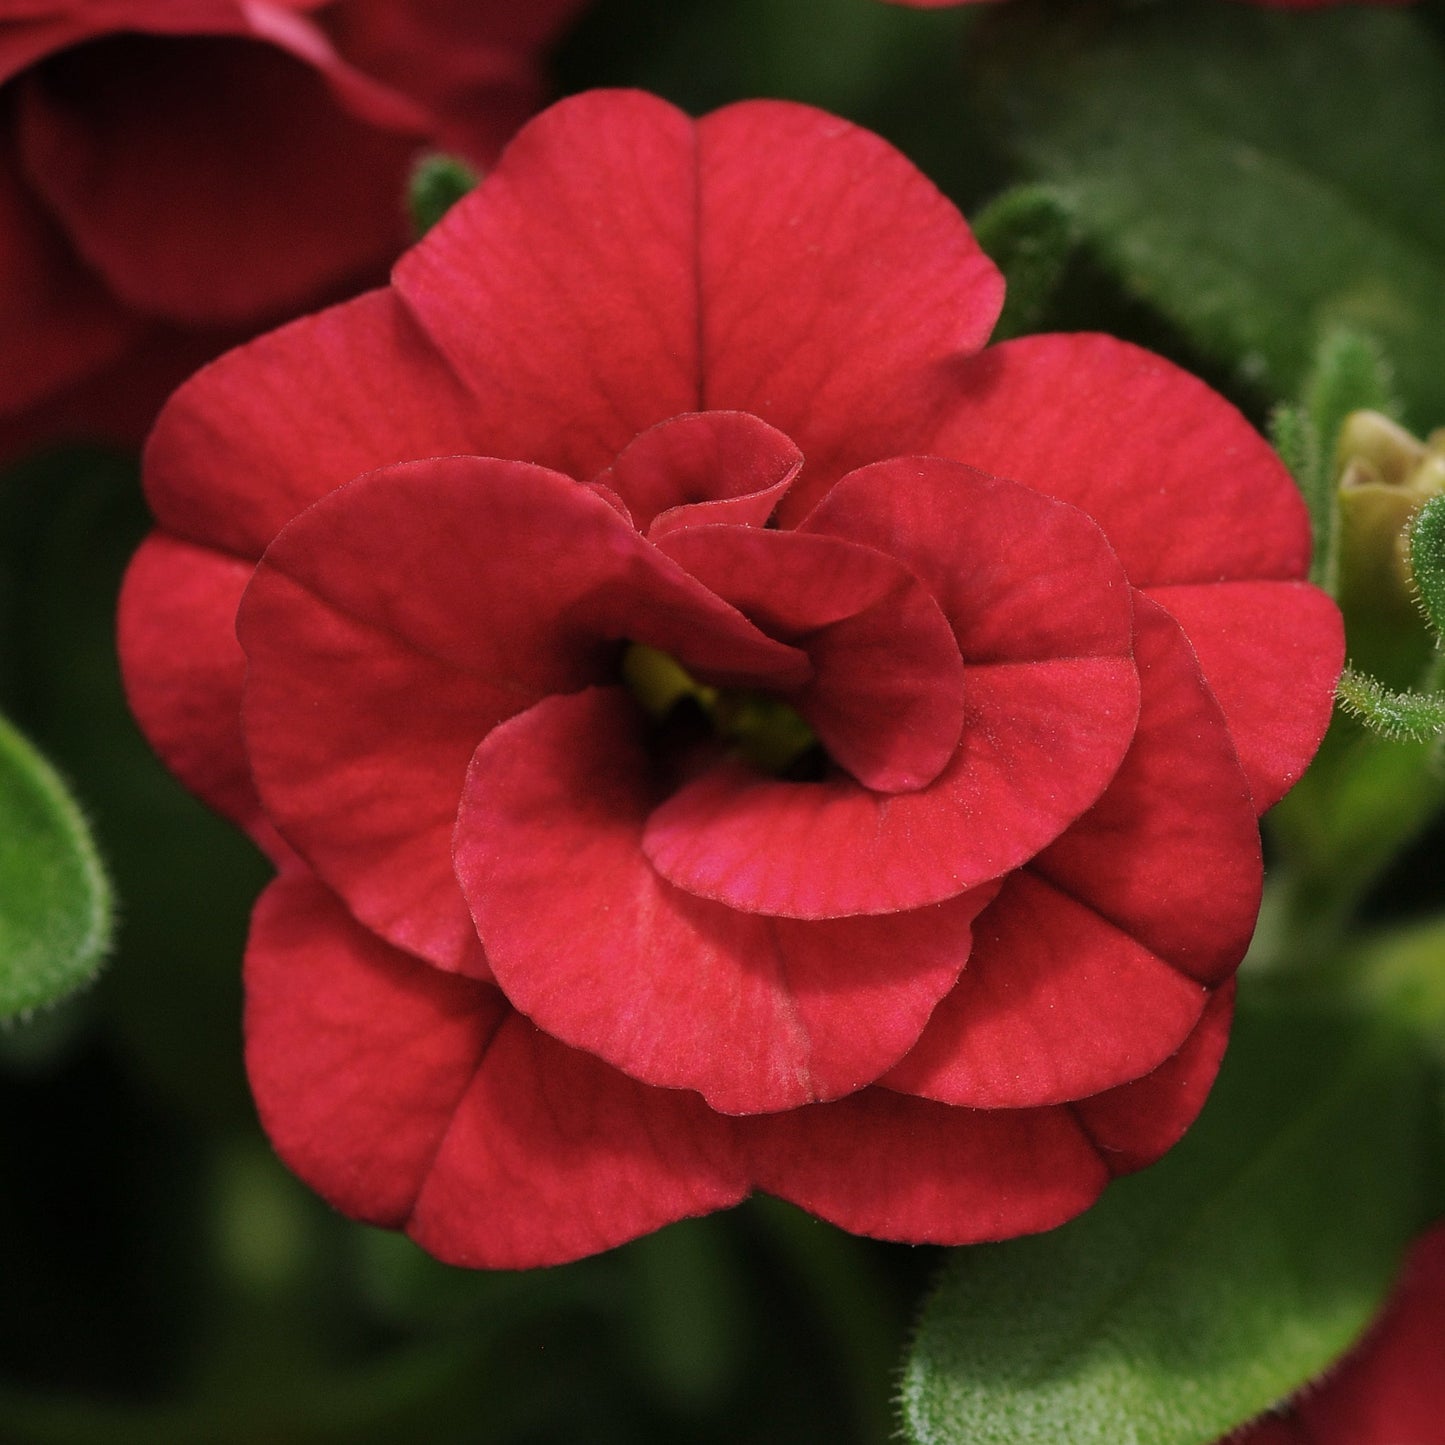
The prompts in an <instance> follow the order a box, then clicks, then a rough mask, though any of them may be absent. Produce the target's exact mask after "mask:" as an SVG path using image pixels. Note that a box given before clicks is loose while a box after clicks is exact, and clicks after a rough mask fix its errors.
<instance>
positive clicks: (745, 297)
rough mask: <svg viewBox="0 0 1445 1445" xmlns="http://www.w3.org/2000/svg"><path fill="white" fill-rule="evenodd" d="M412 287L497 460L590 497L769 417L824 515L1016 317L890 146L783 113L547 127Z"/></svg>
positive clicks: (459, 213) (518, 150) (768, 104)
mask: <svg viewBox="0 0 1445 1445" xmlns="http://www.w3.org/2000/svg"><path fill="white" fill-rule="evenodd" d="M899 215H907V216H908V225H907V226H906V227H900V226H899V225H898V224H897V217H898V216H899ZM395 284H396V286H397V287H398V289H399V290H400V291H401V293H402V295H403V296H404V297H405V299H406V301H407V303H408V304H409V305H410V306H411V307H412V308H413V310H414V311H415V313H416V314H417V316H418V317H419V318H420V319H421V321H422V324H423V325H424V326H425V327H426V329H427V330H428V332H429V333H430V334H431V335H432V337H433V338H434V339H435V340H436V342H437V343H438V345H439V346H440V348H441V349H442V350H443V351H444V352H445V354H446V355H447V356H448V357H450V358H451V360H452V361H453V363H454V364H455V366H456V368H457V371H458V373H459V374H460V375H462V376H463V377H464V378H466V380H467V381H468V382H469V383H470V384H471V386H472V388H473V390H474V392H475V394H476V396H477V405H478V407H479V409H481V411H482V412H483V413H484V414H485V417H486V434H487V438H488V441H487V444H486V445H485V447H484V448H483V449H484V450H485V451H486V452H488V453H489V454H491V455H497V456H519V457H527V458H529V459H531V460H534V461H537V462H540V463H542V464H544V465H547V466H551V467H554V468H556V469H557V470H559V471H564V472H567V473H569V474H570V475H572V476H576V477H592V476H595V475H596V474H597V473H598V472H599V471H600V470H601V469H602V468H603V467H605V466H607V465H608V464H609V463H610V462H611V460H612V458H613V457H614V456H615V455H616V454H617V453H618V452H620V451H621V450H622V448H623V447H625V446H626V445H627V444H628V443H629V442H630V441H631V440H632V439H633V437H635V436H637V435H639V434H640V433H641V432H643V431H645V430H647V428H648V427H650V426H652V425H653V424H654V423H656V422H659V421H663V420H665V419H666V418H668V417H671V416H676V415H679V414H681V413H683V412H694V411H703V410H739V411H749V412H752V413H754V414H755V415H757V416H759V417H761V418H762V419H763V420H764V421H766V422H769V423H770V424H771V425H773V426H776V427H778V428H779V429H781V430H782V431H784V432H786V433H787V434H788V435H789V436H791V437H792V438H793V439H794V441H796V442H797V443H798V445H799V446H800V447H801V448H802V450H803V452H804V454H805V455H806V456H807V457H808V472H807V478H808V480H807V483H806V486H807V490H808V494H809V495H810V496H812V497H816V495H817V494H818V492H819V491H820V490H821V489H822V488H824V487H826V485H827V484H828V482H829V481H831V480H832V479H833V478H835V477H837V476H838V475H840V474H841V473H842V472H844V471H846V470H849V469H850V468H852V467H854V466H856V465H859V464H860V463H862V462H865V461H872V460H876V459H877V458H879V457H882V456H891V455H895V454H896V453H898V452H899V451H900V450H908V451H913V450H918V449H919V447H918V446H917V445H914V444H913V443H914V439H915V438H917V439H918V441H919V442H921V441H922V440H923V439H924V438H926V436H927V435H928V434H929V433H930V431H931V430H932V429H933V428H934V427H935V426H936V424H937V422H938V420H939V418H940V417H941V416H942V414H943V412H944V410H945V409H946V406H947V404H948V399H949V397H950V395H951V392H952V390H953V383H952V379H951V377H950V375H949V369H948V364H949V363H950V362H951V361H952V360H953V359H954V358H955V357H957V356H959V355H966V354H968V353H970V352H972V351H975V350H976V349H977V348H978V347H979V346H980V345H981V344H982V343H983V340H984V339H985V337H986V336H987V334H988V331H989V329H990V328H991V326H992V324H993V321H994V319H995V317H996V316H997V314H998V309H999V305H1000V303H1001V300H1002V282H1001V280H1000V278H999V276H998V273H997V271H996V270H995V269H994V267H993V265H992V264H991V263H990V262H989V261H988V260H987V258H986V257H985V256H984V255H983V253H982V252H981V251H980V250H979V248H978V246H977V244H976V243H975V242H974V240H973V237H972V235H971V233H970V232H969V230H968V228H967V226H966V225H965V224H964V222H963V220H962V218H961V217H960V216H959V215H958V212H957V211H956V210H955V209H954V208H953V206H951V205H950V204H949V203H948V201H947V200H946V199H944V197H943V196H942V195H941V194H940V193H939V192H938V191H937V189H936V188H935V187H934V186H933V185H932V184H931V183H930V182H929V181H928V180H927V179H925V178H924V177H923V176H922V175H921V174H920V173H919V172H918V171H917V170H916V169H915V168H914V167H913V166H912V165H910V164H909V163H908V162H907V161H906V160H905V159H904V158H903V157H902V156H900V155H899V154H898V152H897V151H895V150H893V149H892V148H891V147H890V146H888V145H887V144H886V143H885V142H883V141H881V140H880V139H878V138H877V137H876V136H872V135H869V134H867V133H866V132H864V131H861V130H859V129H857V128H856V127H854V126H851V125H849V124H848V123H847V122H846V121H841V120H838V119H836V118H835V117H833V116H829V115H824V114H823V113H821V112H819V111H815V110H811V109H808V108H806V107H803V106H796V105H791V104H786V103H782V102H774V101H756V102H748V103H745V104H742V105H738V106H731V107H729V108H727V109H725V110H722V111H718V112H717V113H716V114H714V115H711V116H709V117H708V118H707V119H706V120H704V121H702V122H700V123H699V124H697V125H696V126H694V124H693V123H692V121H690V120H689V119H688V118H687V117H686V116H684V115H683V114H682V113H681V112H679V111H677V110H674V109H673V108H672V107H671V106H668V105H666V104H665V103H664V102H662V101H660V100H657V99H655V98H653V97H650V96H645V95H641V94H637V93H633V92H595V93H592V94H588V95H582V96H576V97H573V98H572V99H569V100H566V101H564V102H562V103H561V104H560V105H557V106H554V107H552V109H550V110H549V111H547V112H545V113H544V114H543V115H542V116H540V117H538V119H537V120H535V121H534V122H532V124H531V125H529V126H527V127H526V128H525V129H524V130H523V131H521V132H520V134H519V135H518V136H517V138H516V139H515V140H514V142H513V143H512V145H511V146H510V147H509V148H508V150H507V152H506V154H505V155H504V156H503V157H502V159H501V160H500V161H499V163H498V165H497V168H496V169H495V170H494V171H493V173H492V174H491V175H490V176H489V177H488V178H487V180H486V182H485V183H484V184H483V185H482V186H481V187H480V188H479V189H478V191H477V192H475V193H474V194H473V195H472V196H470V197H468V198H467V200H465V201H464V202H462V203H461V204H459V205H458V206H456V207H454V208H453V210H452V211H451V212H450V213H449V214H448V215H447V217H446V218H445V219H444V220H443V221H442V223H441V224H440V225H438V226H437V227H436V228H435V229H434V230H433V231H432V232H430V233H429V234H428V236H427V237H426V239H425V240H424V241H423V242H422V244H421V245H420V246H418V247H417V248H416V249H415V250H413V251H412V252H410V253H409V254H408V255H407V256H406V257H405V258H404V259H403V260H402V261H401V263H400V264H399V265H398V267H397V270H396V273H395ZM562 423H565V424H562ZM807 505H808V502H807V501H806V499H803V498H799V499H798V500H797V501H794V499H793V496H792V493H791V492H790V494H789V497H788V499H787V501H786V506H785V510H788V512H789V516H797V515H801V513H802V511H803V510H805V509H806V506H807Z"/></svg>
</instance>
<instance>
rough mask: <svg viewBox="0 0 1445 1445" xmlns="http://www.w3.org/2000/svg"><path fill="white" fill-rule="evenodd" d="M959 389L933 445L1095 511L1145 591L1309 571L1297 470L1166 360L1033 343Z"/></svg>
mask: <svg viewBox="0 0 1445 1445" xmlns="http://www.w3.org/2000/svg"><path fill="white" fill-rule="evenodd" d="M955 382H956V384H957V386H958V397H959V400H958V403H957V406H956V407H955V409H954V411H953V414H952V415H951V416H950V417H949V418H948V420H947V422H946V423H945V424H944V425H943V426H942V427H941V428H940V429H939V432H938V434H937V436H936V438H935V439H934V442H933V446H932V448H930V449H931V450H934V451H936V452H938V453H939V454H940V455H942V456H950V457H956V458H957V459H958V460H959V461H963V462H967V463H968V464H969V465H970V466H974V467H979V468H981V469H982V470H983V471H986V472H992V473H994V474H995V475H997V476H1004V477H1012V478H1014V479H1015V480H1016V481H1020V482H1026V483H1027V484H1028V485H1029V486H1031V487H1033V488H1035V489H1036V490H1038V491H1040V492H1045V493H1048V494H1050V495H1052V496H1055V497H1060V498H1062V499H1063V500H1064V501H1067V502H1072V503H1073V504H1074V505H1075V506H1077V507H1081V508H1082V509H1083V510H1084V511H1086V512H1087V513H1088V514H1089V515H1090V516H1091V517H1093V518H1094V520H1095V521H1097V522H1098V523H1099V525H1100V526H1101V527H1102V528H1103V529H1104V532H1105V533H1106V534H1107V536H1108V538H1109V540H1110V542H1111V543H1112V544H1113V546H1114V549H1115V550H1116V551H1117V552H1118V554H1119V557H1120V559H1121V560H1122V561H1123V563H1124V566H1125V568H1126V570H1127V571H1128V573H1129V579H1130V581H1131V582H1133V583H1134V585H1135V586H1136V587H1156V586H1162V585H1166V584H1176V583H1191V582H1222V581H1227V580H1230V581H1232V580H1237V579H1246V578H1288V579H1294V578H1300V577H1303V576H1304V575H1305V571H1306V569H1307V568H1308V566H1309V556H1310V531H1309V520H1308V517H1307V515H1306V512H1305V508H1304V503H1303V502H1302V501H1301V499H1300V495H1299V491H1298V489H1297V488H1296V487H1295V485H1294V483H1293V482H1292V481H1291V480H1290V477H1289V473H1288V472H1287V471H1285V469H1284V466H1283V464H1282V463H1281V462H1280V460H1279V458H1278V457H1277V456H1276V455H1275V454H1274V452H1273V451H1272V450H1271V448H1270V447H1269V446H1268V445H1267V443H1266V442H1265V441H1264V439H1263V438H1262V437H1261V436H1260V435H1259V434H1258V433H1257V432H1256V431H1255V430H1254V428H1253V427H1251V426H1250V425H1249V423H1248V422H1247V421H1246V420H1245V419H1244V417H1242V416H1241V415H1240V414H1239V412H1238V411H1236V410H1235V408H1234V407H1233V406H1231V405H1230V404H1229V403H1228V402H1227V401H1225V400H1224V398H1223V397H1221V396H1219V395H1218V394H1217V393H1215V392H1214V391H1212V390H1210V388H1209V387H1207V386H1206V385H1205V384H1204V383H1203V382H1202V381H1199V380H1198V379H1197V378H1195V377H1193V376H1190V375H1189V374H1188V372H1185V371H1181V370H1180V369H1179V368H1178V367H1177V366H1174V365H1173V364H1172V363H1171V362H1168V361H1165V360H1164V359H1163V358H1162V357H1159V356H1155V355H1153V354H1152V353H1151V352H1147V351H1142V350H1140V349H1139V348H1138V347H1136V346H1131V345H1130V344H1128V343H1127V342H1123V341H1117V340H1115V339H1114V338H1113V337H1109V336H1031V337H1025V338H1022V339H1020V340H1018V341H1010V342H1006V343H1005V344H1004V345H1002V346H994V347H990V348H989V349H988V350H987V351H986V352H984V353H983V354H982V355H981V356H979V357H977V358H975V359H974V360H973V361H971V362H969V363H968V364H967V365H966V366H963V367H961V368H960V369H959V370H958V371H957V372H956V373H955Z"/></svg>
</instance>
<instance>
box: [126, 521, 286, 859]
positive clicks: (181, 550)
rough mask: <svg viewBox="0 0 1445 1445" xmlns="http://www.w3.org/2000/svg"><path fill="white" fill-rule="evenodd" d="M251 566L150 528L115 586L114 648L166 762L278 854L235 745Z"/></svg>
mask: <svg viewBox="0 0 1445 1445" xmlns="http://www.w3.org/2000/svg"><path fill="white" fill-rule="evenodd" d="M253 570H254V569H253V568H252V567H251V566H250V565H249V564H248V563H245V562H240V561H238V560H236V559H235V558H233V557H227V556H224V555H222V554H221V553H219V552H212V551H210V550H209V549H207V548H203V547H195V546H192V545H191V544H190V543H189V542H181V541H177V540H176V539H175V538H174V537H168V536H167V535H166V534H165V533H164V532H153V533H152V534H151V535H150V536H149V537H148V538H147V539H146V540H145V541H144V542H143V543H142V544H141V546H140V548H139V550H138V551H137V552H136V554H135V556H134V557H133V558H132V559H131V563H130V567H129V569H128V570H127V572H126V575H125V583H124V585H123V586H122V588H121V594H120V605H119V609H118V617H117V634H118V647H119V652H120V660H121V665H122V669H123V673H124V678H125V690H126V700H127V701H128V702H129V704H130V708H131V711H132V712H133V713H134V714H135V716H136V720H137V721H138V722H139V723H140V725H141V729H142V731H143V732H144V733H145V735H146V737H147V739H148V740H149V742H150V744H151V746H152V747H153V748H154V749H155V750H156V752H157V753H159V754H160V756H161V757H162V758H163V759H164V760H165V764H166V766H167V767H168V768H169V769H170V770H171V771H172V772H173V773H174V774H175V775H176V776H177V777H178V778H179V779H180V780H181V782H182V783H184V784H185V786H186V787H187V788H189V789H190V790H191V792H193V793H194V794H195V795H196V796H197V797H198V798H200V799H202V801H204V802H206V803H208V804H209V805H210V806H211V807H212V808H214V809H216V811H217V812H219V813H221V814H223V815H224V816H225V817H227V818H229V819H230V820H231V821H232V822H233V823H236V824H238V825H239V826H240V827H242V828H244V829H245V830H246V831H247V833H249V834H250V835H251V837H252V838H253V839H254V840H255V842H256V843H257V844H258V845H259V846H260V847H262V848H264V849H265V850H266V851H267V852H268V853H269V854H270V855H271V856H272V857H273V858H276V859H278V860H279V859H280V858H282V857H284V856H286V855H287V854H289V851H290V850H289V849H287V848H286V847H285V845H284V844H283V843H282V842H281V839H280V837H279V836H278V835H277V833H276V830H275V828H274V827H273V826H272V824H271V822H270V820H269V819H268V818H267V817H266V815H265V813H264V811H263V810H262V808H261V800H260V799H259V798H258V797H257V796H256V789H255V787H254V785H253V784H252V782H251V767H250V764H249V763H248V762H247V760H246V750H245V746H244V745H243V743H242V741H241V691H242V686H243V684H244V682H245V677H246V658H245V654H244V653H243V652H242V651H241V644H240V643H239V642H237V641H236V611H237V608H238V607H239V606H240V604H241V594H242V593H243V592H244V591H245V590H246V585H247V583H248V582H250V580H251V574H252V572H253Z"/></svg>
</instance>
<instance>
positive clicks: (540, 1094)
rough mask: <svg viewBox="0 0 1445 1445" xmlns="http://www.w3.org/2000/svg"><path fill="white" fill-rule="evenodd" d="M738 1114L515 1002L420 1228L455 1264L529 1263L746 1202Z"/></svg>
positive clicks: (427, 1243) (443, 1155)
mask: <svg viewBox="0 0 1445 1445" xmlns="http://www.w3.org/2000/svg"><path fill="white" fill-rule="evenodd" d="M747 1192H748V1185H747V1178H746V1175H745V1174H744V1172H743V1168H742V1162H741V1160H740V1159H739V1157H738V1151H737V1148H736V1145H735V1142H734V1139H733V1135H732V1130H731V1127H730V1125H729V1123H728V1121H727V1120H724V1119H722V1118H720V1117H719V1116H718V1115H716V1114H714V1113H712V1112H711V1111H710V1110H709V1109H708V1108H707V1107H706V1106H705V1105H704V1104H703V1102H702V1101H701V1100H700V1099H699V1098H698V1097H697V1096H696V1095H695V1094H689V1093H686V1092H683V1091H681V1090H671V1089H650V1088H648V1087H647V1086H646V1085H645V1084H636V1083H633V1082H632V1080H630V1079H628V1078H626V1077H625V1076H623V1075H622V1074H619V1073H617V1072H616V1070H614V1069H611V1068H609V1067H608V1066H607V1065H606V1064H604V1063H601V1062H600V1061H599V1060H597V1059H594V1058H592V1057H590V1056H589V1055H587V1054H581V1053H576V1052H574V1051H573V1050H571V1049H567V1048H564V1047H563V1046H562V1045H561V1044H558V1043H555V1042H554V1041H553V1040H551V1039H549V1038H548V1037H547V1036H546V1035H545V1034H543V1033H539V1032H538V1031H537V1030H536V1029H534V1028H533V1027H532V1025H531V1024H529V1023H528V1022H527V1021H526V1020H525V1019H523V1018H521V1017H519V1016H518V1015H516V1014H513V1015H512V1016H511V1017H510V1018H508V1020H507V1021H506V1022H505V1023H504V1024H503V1026H502V1028H501V1029H500V1030H499V1031H498V1033H497V1036H496V1039H495V1041H494V1042H493V1044H492V1046H491V1048H490V1049H489V1050H488V1052H487V1056H486V1059H485V1060H484V1061H483V1064H482V1067H481V1069H480V1070H479V1071H478V1073H477V1076H476V1079H475V1081H474V1082H473V1084H472V1086H471V1088H470V1089H469V1090H468V1091H467V1093H466V1095H465V1097H464V1098H463V1099H462V1101H461V1104H460V1106H459V1107H458V1109H457V1112H456V1115H455V1118H454V1119H453V1121H452V1124H451V1127H450V1128H449V1129H448V1131H447V1134H446V1138H445V1139H444V1140H443V1141H442V1144H441V1148H440V1149H439V1150H438V1152H437V1155H436V1159H435V1162H434V1164H433V1166H432V1170H431V1174H430V1176H429V1177H428V1179H427V1181H426V1185H425V1187H424V1188H423V1189H422V1192H421V1197H420V1198H419V1199H418V1200H417V1203H416V1207H415V1209H414V1210H413V1211H412V1216H411V1220H410V1222H409V1223H408V1225H407V1232H408V1233H409V1234H410V1235H411V1236H412V1238H413V1239H415V1240H416V1242H417V1243H418V1244H420V1245H421V1246H422V1248H423V1249H426V1250H429V1251H430V1252H431V1253H432V1254H435V1255H436V1256H437V1257H438V1258H439V1259H444V1260H447V1261H448V1262H450V1263H452V1264H462V1265H468V1266H471V1267H486V1268H491V1269H529V1268H532V1267H534V1266H537V1265H544V1264H562V1263H564V1262H566V1261H567V1260H571V1259H579V1258H581V1257H582V1256H583V1255H588V1254H595V1253H596V1252H597V1251H598V1250H602V1249H610V1248H611V1247H612V1246H613V1245H616V1244H621V1243H623V1242H624V1241H625V1240H628V1239H632V1238H634V1237H636V1236H637V1235H639V1234H646V1233H648V1231H650V1230H653V1229H657V1228H659V1227H660V1226H662V1225H664V1224H670V1223H671V1222H672V1221H673V1220H676V1219H684V1218H687V1217H688V1216H690V1215H695V1214H706V1213H708V1212H709V1211H711V1210H714V1209H725V1208H727V1207H728V1206H729V1205H731V1204H736V1203H737V1202H738V1201H739V1200H740V1199H742V1198H743V1196H744V1195H745V1194H746V1193H747Z"/></svg>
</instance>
